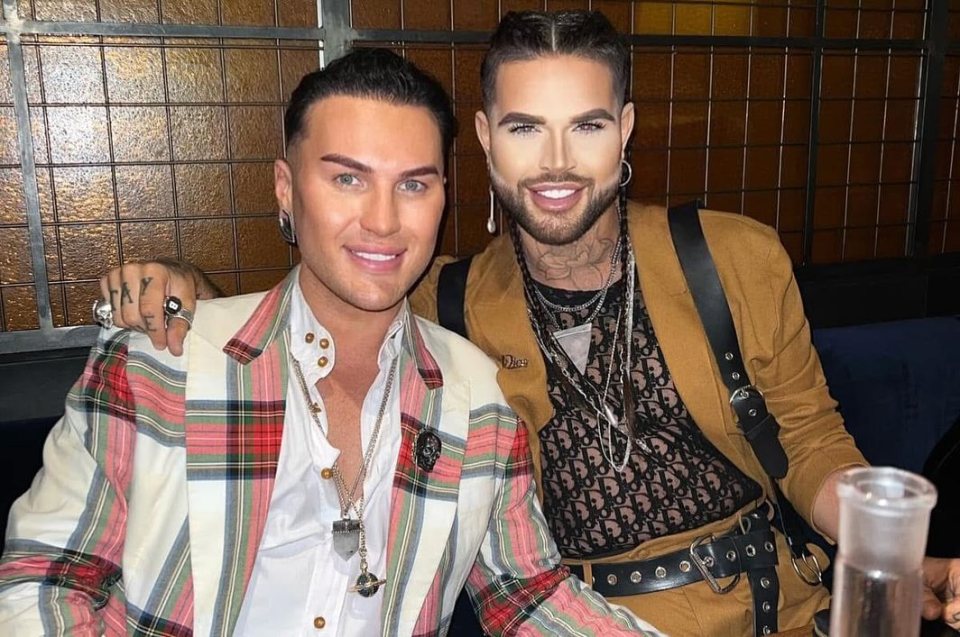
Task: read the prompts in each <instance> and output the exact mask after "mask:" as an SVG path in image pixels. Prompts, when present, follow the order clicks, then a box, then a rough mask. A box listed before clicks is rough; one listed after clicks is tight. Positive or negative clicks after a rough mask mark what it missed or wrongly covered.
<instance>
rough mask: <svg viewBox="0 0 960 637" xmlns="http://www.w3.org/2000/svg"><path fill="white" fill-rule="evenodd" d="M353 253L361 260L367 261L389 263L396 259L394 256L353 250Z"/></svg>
mask: <svg viewBox="0 0 960 637" xmlns="http://www.w3.org/2000/svg"><path fill="white" fill-rule="evenodd" d="M353 253H354V254H355V255H357V256H358V257H360V258H361V259H368V260H370V261H391V260H393V259H396V258H397V255H395V254H381V253H379V252H359V251H357V250H354V251H353Z"/></svg>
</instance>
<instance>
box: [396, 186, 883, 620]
mask: <svg viewBox="0 0 960 637" xmlns="http://www.w3.org/2000/svg"><path fill="white" fill-rule="evenodd" d="M629 215H630V217H629V228H630V239H631V242H632V245H633V249H634V253H635V255H636V260H637V271H638V273H639V282H640V287H641V290H642V293H643V296H644V300H645V302H646V305H647V308H648V310H649V313H650V318H651V320H652V322H653V326H654V330H655V332H656V334H657V338H658V340H659V343H660V347H661V348H662V350H663V354H664V357H665V359H666V362H667V366H668V368H669V369H670V373H671V375H672V376H673V379H674V382H675V383H676V386H677V389H678V391H679V392H680V396H681V397H682V398H683V401H684V402H685V403H686V405H687V408H688V410H689V412H690V414H691V415H692V416H693V418H694V420H695V421H696V423H697V424H698V425H699V426H700V428H701V429H702V430H703V432H704V433H705V434H706V436H707V437H708V438H709V439H710V441H711V442H712V443H713V444H714V445H716V447H717V449H719V450H720V451H721V452H722V453H723V454H724V455H725V456H726V457H727V458H729V459H730V460H731V461H732V462H733V463H735V464H736V465H737V466H738V467H739V468H740V469H742V470H743V471H744V472H745V473H746V474H747V475H749V476H750V477H752V478H753V479H754V480H756V481H757V482H759V483H760V484H761V485H763V487H764V489H765V491H766V492H767V494H768V495H769V494H770V491H771V484H770V480H769V479H768V478H767V476H766V474H765V473H764V471H763V469H762V467H761V466H760V464H759V462H758V461H757V459H756V457H755V455H754V454H753V451H752V450H751V448H750V446H749V444H748V443H747V441H746V439H745V437H744V436H743V434H742V433H741V432H740V430H739V429H738V428H737V425H736V423H735V422H734V419H733V413H732V411H731V409H730V407H729V404H728V392H727V389H726V387H724V385H723V383H722V381H721V379H720V378H719V374H718V371H717V366H716V363H715V361H714V359H713V354H712V352H711V350H710V346H709V343H708V341H707V338H706V334H705V333H704V330H703V327H702V325H701V323H700V320H699V317H698V316H697V312H696V308H695V307H694V304H693V299H692V297H691V296H690V293H689V291H688V290H687V286H686V282H685V280H684V277H683V272H682V270H681V269H680V263H679V261H678V259H677V256H676V253H675V251H674V248H673V242H672V240H671V238H670V232H669V228H668V225H667V216H666V210H665V209H663V208H661V207H653V206H640V205H638V204H633V203H631V204H630V207H629ZM701 219H702V224H703V229H704V235H705V236H706V239H707V242H708V245H709V246H710V251H711V253H712V256H713V258H714V261H715V262H716V265H717V270H718V271H719V274H720V279H721V282H722V284H723V287H724V290H725V292H726V295H727V299H728V302H729V304H730V310H731V312H732V314H733V319H734V323H735V325H736V329H737V334H738V336H739V340H740V346H741V348H742V352H741V353H742V355H743V359H744V362H745V364H746V367H747V371H748V373H749V375H750V378H751V380H752V381H753V382H754V383H755V384H756V385H757V386H758V387H760V389H761V390H762V391H763V392H764V394H765V396H766V400H767V405H768V407H769V409H770V411H771V412H772V413H773V414H774V415H775V416H776V418H777V420H778V422H779V423H780V426H781V431H780V440H781V442H782V444H783V446H784V449H785V450H786V453H787V457H788V459H789V462H790V468H789V471H788V473H787V476H786V477H785V478H784V479H783V480H782V481H781V483H780V486H781V488H782V489H783V491H784V493H785V494H786V496H787V497H788V498H789V499H790V500H791V502H793V504H794V505H795V506H796V508H797V510H798V511H799V512H800V513H801V515H803V516H804V517H805V518H806V519H807V520H808V521H811V522H812V510H813V503H814V498H815V496H816V494H817V492H818V490H819V489H820V486H821V484H822V483H823V481H824V480H825V479H826V477H827V476H828V475H829V474H830V473H831V472H832V471H834V470H836V469H838V468H841V467H844V466H849V465H855V464H866V461H865V460H864V458H863V456H862V454H861V453H860V451H859V450H858V449H857V448H856V446H855V445H854V442H853V439H852V437H851V436H850V435H849V434H848V433H847V431H846V430H845V429H844V427H843V420H842V418H841V416H840V414H839V413H838V412H837V411H836V402H835V401H834V400H833V399H832V398H831V397H830V394H829V392H828V390H827V386H826V382H825V380H824V376H823V371H822V369H821V367H820V360H819V358H818V356H817V353H816V351H815V350H814V348H813V346H812V344H811V341H810V327H809V325H808V323H807V320H806V317H805V316H804V313H803V306H802V302H801V299H800V294H799V291H798V289H797V283H796V280H795V279H794V277H793V269H792V265H791V262H790V258H789V257H788V255H787V254H786V252H785V250H784V249H783V246H782V245H781V243H780V241H779V238H778V236H777V234H776V231H774V230H773V229H772V228H770V227H768V226H765V225H763V224H761V223H758V222H756V221H754V220H752V219H749V218H747V217H744V216H741V215H732V214H727V213H721V212H714V211H702V214H701ZM448 261H449V259H445V258H441V259H438V263H437V264H435V265H434V268H433V270H431V272H430V273H429V274H428V275H427V277H425V279H424V280H423V282H421V284H420V286H419V287H418V288H417V290H416V291H415V293H414V295H413V296H412V298H411V301H412V303H413V307H414V310H415V311H416V312H418V313H421V314H422V315H424V316H426V317H428V318H430V319H432V320H436V313H437V311H436V282H437V277H438V274H439V268H440V265H442V264H443V263H446V262H448ZM465 305H466V323H467V331H468V334H469V336H470V339H471V340H472V341H473V342H474V343H476V344H477V345H478V346H479V347H480V348H481V349H482V350H484V351H485V352H487V354H488V355H490V356H491V357H493V358H494V359H495V360H496V361H497V362H498V363H499V365H500V370H499V372H498V377H497V378H498V381H499V383H500V387H501V389H502V390H503V392H504V394H505V396H506V398H507V402H508V403H509V404H510V405H511V407H513V409H514V410H515V411H516V412H517V413H518V414H519V415H520V417H521V418H522V419H523V420H524V421H525V422H526V424H527V426H528V428H529V429H530V436H529V438H528V439H529V442H530V445H531V447H532V452H533V459H534V463H535V465H536V476H537V481H538V483H539V478H540V460H541V458H540V450H539V438H538V436H537V432H538V431H539V430H540V428H542V427H543V426H544V425H545V424H546V423H547V422H548V421H549V419H550V418H551V416H552V414H553V407H552V405H551V403H550V399H549V397H548V395H547V387H546V370H545V368H544V362H543V357H542V356H541V354H540V351H539V349H538V346H537V343H536V340H535V338H534V335H533V332H532V330H531V328H530V324H529V320H528V318H527V311H526V303H525V301H524V296H523V282H522V279H521V274H520V270H519V268H518V266H517V263H516V257H515V254H514V250H513V246H512V244H511V242H510V240H509V237H507V236H502V237H499V238H498V239H496V240H495V241H493V242H492V243H491V244H490V246H489V247H488V248H487V249H486V250H485V251H484V252H482V253H481V254H479V255H477V256H476V257H475V258H474V262H473V264H472V266H471V268H470V274H469V277H468V280H467V292H466V303H465ZM724 525H726V526H729V522H728V521H725V522H724V523H722V524H714V525H710V527H709V528H705V529H701V530H697V531H696V532H695V533H694V534H690V533H684V534H678V535H677V536H670V537H665V538H657V539H655V540H651V541H649V542H645V543H644V544H643V545H641V547H640V548H638V549H637V550H636V551H632V552H630V553H629V555H623V556H617V557H616V558H611V559H612V560H616V561H619V560H621V559H628V558H629V559H635V558H643V557H648V556H650V555H656V554H658V553H662V552H664V551H667V550H674V549H676V548H678V547H680V546H683V545H684V544H685V543H689V541H690V540H691V539H692V538H693V537H695V536H696V535H699V534H702V533H704V532H706V531H712V530H722V529H723V528H724ZM781 561H783V560H781ZM785 570H786V571H787V572H789V571H791V570H792V569H790V567H789V565H787V566H786V569H785ZM783 572H784V570H783V569H781V573H783ZM788 574H789V573H788ZM791 577H792V575H791ZM701 584H702V583H701ZM695 586H696V585H694V586H688V587H685V589H694V588H695ZM804 586H805V585H803V584H799V588H797V589H796V591H794V592H796V594H797V596H799V597H798V599H800V598H802V599H806V600H807V601H808V602H810V603H807V604H803V606H804V608H803V609H802V613H801V615H806V614H807V613H808V612H809V611H810V608H812V607H814V606H822V605H823V603H824V600H825V592H823V591H822V589H821V590H820V591H819V592H818V593H817V594H816V595H815V596H814V597H815V598H816V599H812V600H811V599H809V598H810V593H809V592H804V591H803V587H804ZM740 589H743V590H740ZM782 589H783V590H782V596H783V594H786V595H787V596H788V597H789V596H790V595H791V594H792V591H791V586H790V583H789V582H782ZM707 590H709V589H707ZM815 590H817V589H810V591H811V592H812V591H815ZM738 591H739V592H740V593H743V594H745V595H746V599H747V600H748V599H749V587H747V586H746V584H745V583H743V584H742V585H741V586H740V587H738ZM735 592H736V591H735ZM667 593H670V591H667ZM684 594H685V595H686V596H687V597H689V591H687V592H686V593H684ZM710 595H711V594H710V593H707V594H706V597H707V598H709V597H710ZM657 596H658V597H659V596H660V594H657ZM644 597H645V598H646V599H649V598H651V596H650V595H647V596H644ZM617 601H618V602H619V603H626V604H627V605H629V606H631V607H633V608H635V609H636V610H637V611H638V612H639V613H641V616H644V617H646V618H647V619H650V620H651V621H653V623H654V624H655V625H658V626H659V627H660V628H661V629H663V630H665V631H667V632H668V633H671V634H683V632H684V631H683V630H678V629H676V628H674V627H673V626H672V625H671V623H672V622H669V617H667V618H666V619H665V620H660V619H658V618H659V616H660V612H645V611H651V608H650V607H649V606H647V607H646V609H645V608H644V606H646V605H644V606H639V607H638V606H635V605H634V604H630V603H628V602H626V601H625V600H622V599H621V600H617ZM685 603H686V602H685ZM658 604H659V602H658ZM788 604H789V600H788ZM668 607H669V605H662V606H661V608H668ZM674 610H676V611H677V612H683V609H682V608H677V609H674ZM672 612H673V611H671V613H672ZM698 612H699V611H698ZM807 617H808V619H809V615H807ZM664 621H667V623H663V622H664ZM658 622H660V623H658ZM784 625H785V624H784V623H783V622H781V627H783V626H784ZM704 630H706V627H705V626H703V625H702V621H701V626H700V627H699V628H698V630H697V631H698V632H700V633H701V634H737V631H736V630H734V631H733V632H727V629H726V628H724V629H722V630H721V632H720V633H710V632H703V631H704ZM697 631H692V632H691V634H694V632H697Z"/></svg>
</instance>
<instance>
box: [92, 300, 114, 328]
mask: <svg viewBox="0 0 960 637" xmlns="http://www.w3.org/2000/svg"><path fill="white" fill-rule="evenodd" d="M93 322H94V323H96V324H97V325H99V326H100V327H102V328H104V329H106V330H109V329H110V328H111V327H113V306H111V305H110V302H109V301H107V300H104V299H97V300H96V301H94V302H93Z"/></svg>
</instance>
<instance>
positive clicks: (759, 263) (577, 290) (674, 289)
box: [103, 12, 960, 636]
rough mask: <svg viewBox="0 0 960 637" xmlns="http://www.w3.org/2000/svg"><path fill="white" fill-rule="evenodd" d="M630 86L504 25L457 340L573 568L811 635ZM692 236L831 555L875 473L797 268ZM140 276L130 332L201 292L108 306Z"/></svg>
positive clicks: (167, 285) (602, 580)
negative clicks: (652, 194)
mask: <svg viewBox="0 0 960 637" xmlns="http://www.w3.org/2000/svg"><path fill="white" fill-rule="evenodd" d="M628 69H629V53H628V51H627V49H626V48H625V46H624V45H623V43H622V41H621V39H620V38H619V36H618V35H617V34H616V32H615V31H614V29H613V28H612V26H611V25H610V23H609V22H608V21H607V20H606V19H605V18H604V17H603V16H602V15H600V14H599V13H589V12H559V13H540V12H525V13H520V14H516V13H510V14H507V15H506V16H505V17H504V18H503V20H502V21H501V24H500V27H499V28H498V30H497V32H496V33H495V34H494V36H493V39H492V42H491V48H490V50H489V51H488V53H487V55H486V58H485V60H484V63H483V67H482V71H481V81H482V84H483V110H482V111H480V112H478V113H477V114H476V120H475V125H476V131H477V135H478V137H479V139H480V142H481V145H482V146H483V149H484V152H485V153H486V156H487V162H488V169H489V176H490V181H491V184H492V188H491V195H492V196H493V195H494V194H495V198H496V201H497V202H498V203H499V204H500V206H501V208H502V209H503V211H504V212H505V214H506V217H507V218H508V220H509V228H508V230H509V232H508V233H507V234H504V235H503V236H501V237H499V238H497V239H495V240H494V241H493V242H492V243H491V244H490V246H489V247H488V248H487V249H486V250H484V251H483V252H482V253H481V254H480V255H478V256H476V257H475V258H474V259H473V262H472V265H470V267H469V272H468V274H467V275H466V284H465V304H464V307H465V312H464V323H465V328H466V329H465V331H466V333H467V334H468V335H469V337H470V339H471V340H473V342H474V343H476V344H477V345H478V346H479V347H480V348H481V349H483V350H484V351H485V352H487V354H489V355H490V356H491V357H493V358H494V359H495V360H497V361H498V363H500V371H499V375H498V379H499V382H500V385H501V387H502V389H503V391H504V394H505V395H506V397H507V400H508V402H509V403H510V405H511V406H512V407H513V408H514V409H515V410H516V411H517V413H518V414H519V415H520V416H521V417H522V419H523V420H524V422H525V423H526V425H527V427H528V429H529V434H530V435H529V441H530V445H531V450H532V452H533V458H534V463H535V465H536V478H537V482H538V485H539V486H540V496H541V498H542V499H543V505H544V512H545V514H546V516H547V518H548V521H549V524H550V529H551V532H552V533H553V535H554V539H555V540H556V542H557V544H558V546H559V548H560V551H561V554H562V555H563V556H564V558H565V560H566V562H567V564H568V565H570V566H571V568H572V569H573V570H574V572H576V573H578V574H579V575H580V576H581V577H583V578H584V580H585V581H586V582H588V583H590V584H591V585H592V586H593V587H594V588H595V589H596V590H597V591H598V592H601V593H603V594H604V595H606V596H608V597H609V598H611V599H612V600H613V601H615V602H616V603H619V604H622V605H625V606H627V607H629V608H631V609H632V610H634V611H635V612H637V613H638V614H639V615H640V616H642V617H644V618H645V619H648V620H649V621H651V622H652V623H654V624H655V625H657V626H659V627H660V628H661V629H662V630H664V631H665V632H667V633H668V634H671V635H678V636H683V635H711V636H712V635H762V634H766V633H768V632H775V631H777V630H784V629H787V628H793V627H799V626H805V625H809V624H810V623H811V621H812V617H813V614H814V612H816V611H817V610H818V609H821V608H824V607H825V606H826V605H827V604H828V602H829V595H828V592H827V591H826V589H824V588H823V587H822V586H821V585H819V583H818V582H817V581H816V579H815V577H814V575H815V573H813V572H812V571H809V570H805V569H804V566H805V565H804V564H801V565H800V569H799V572H798V571H797V570H796V569H795V568H794V567H793V566H792V565H791V561H792V559H791V558H792V555H791V552H790V549H789V548H788V546H787V544H786V542H785V539H784V535H783V534H782V533H781V532H780V530H778V529H776V528H775V525H772V524H771V518H772V517H773V515H772V513H771V507H770V505H769V504H768V503H769V502H770V501H771V500H772V499H773V498H775V494H776V491H775V488H774V481H773V480H772V479H771V478H770V477H769V476H768V474H767V473H766V472H765V471H764V469H763V467H762V466H761V463H760V461H759V460H758V458H757V455H756V454H755V453H754V451H753V449H752V448H751V446H750V444H749V443H748V441H747V439H746V437H745V436H744V434H743V432H742V431H741V430H740V429H739V428H738V425H737V424H736V422H735V420H734V415H733V413H732V411H731V409H730V405H729V403H728V397H729V392H728V390H727V389H726V387H725V386H724V383H723V382H722V379H721V378H720V377H719V373H718V368H717V365H716V363H715V362H714V358H713V353H712V350H711V348H710V345H709V342H708V341H707V338H706V336H705V333H704V329H703V327H702V325H701V323H700V319H699V317H698V314H697V311H696V308H695V305H694V302H693V300H692V297H691V295H690V292H689V290H688V288H687V284H686V281H685V279H684V276H683V272H682V270H681V268H680V264H679V261H678V257H677V254H676V252H675V251H674V248H673V245H672V242H671V236H670V232H669V229H668V222H667V214H666V211H665V210H664V209H662V208H657V207H645V206H641V205H638V204H635V203H627V201H626V198H625V186H626V184H627V182H628V181H629V178H630V176H631V175H630V168H629V165H628V164H627V163H626V161H625V159H624V158H625V152H626V148H627V141H628V139H629V137H630V134H631V132H632V130H633V125H634V109H633V105H632V104H631V103H629V102H628V101H627V100H626V98H625V96H626V85H627V78H628V77H629V73H628ZM700 219H701V222H702V225H703V232H704V235H705V237H706V241H707V243H708V245H709V248H710V252H711V253H712V256H713V260H714V261H715V263H716V268H717V270H718V272H719V277H720V280H721V282H722V285H723V288H724V291H725V293H726V296H727V299H728V303H729V305H730V309H731V313H732V317H733V322H734V325H735V327H736V331H737V335H738V337H739V341H740V348H741V353H742V357H743V361H744V366H745V369H746V372H747V374H748V376H749V380H750V381H751V382H752V383H753V385H755V386H756V387H758V388H759V389H760V390H761V391H762V392H763V394H764V395H765V397H766V406H767V407H768V408H769V410H770V413H771V414H772V415H773V416H775V418H776V420H777V422H778V423H779V426H780V428H781V429H780V432H779V437H778V439H779V442H780V444H781V445H782V447H783V450H784V452H785V454H786V458H787V460H788V462H789V470H788V471H787V473H786V475H785V477H783V478H782V479H781V480H778V486H779V488H780V489H782V492H783V494H784V495H785V497H786V498H787V499H789V500H790V501H791V502H792V503H793V505H794V506H795V507H796V509H797V510H798V511H799V513H800V514H801V515H802V516H803V517H804V518H805V519H806V520H807V521H808V522H810V523H811V524H812V525H813V526H814V527H815V528H817V529H818V530H819V531H820V532H821V533H823V534H824V535H825V536H827V537H828V538H835V537H836V535H837V512H838V511H837V500H836V495H835V485H836V481H837V478H838V475H839V472H840V470H842V469H844V468H846V467H850V466H855V465H861V464H864V463H865V460H864V458H863V456H862V455H861V454H860V452H859V451H858V450H857V448H856V446H855V445H854V442H853V440H852V439H851V437H850V436H849V434H848V433H847V432H846V430H845V429H844V427H843V423H842V419H841V417H840V415H839V414H838V413H837V411H836V409H835V407H836V403H835V402H834V401H833V400H832V399H831V398H830V395H829V392H828V390H827V387H826V384H825V381H824V377H823V373H822V370H821V368H820V363H819V360H818V358H817V355H816V352H815V351H814V349H813V347H812V345H811V342H810V330H809V326H808V324H807V321H806V319H805V317H804V314H803V308H802V305H801V300H800V296H799V293H798V290H797V285H796V282H795V280H794V277H793V273H792V268H791V263H790V260H789V258H788V257H787V255H786V253H785V251H784V250H783V248H782V246H781V245H780V242H779V240H778V238H777V234H776V232H775V231H774V230H772V229H771V228H768V227H766V226H763V225H762V224H759V223H757V222H754V221H752V220H750V219H747V218H745V217H742V216H738V215H729V214H724V213H719V212H711V211H702V212H701V215H700ZM493 220H494V214H493V208H491V219H490V222H492V221H493ZM449 261H450V259H445V258H441V259H438V260H437V263H436V264H435V266H434V268H433V269H432V270H431V271H430V273H429V274H428V276H427V277H426V279H425V280H424V281H423V282H422V283H421V284H420V286H419V288H418V289H417V290H416V292H415V293H414V295H413V296H412V298H411V302H412V304H413V307H414V309H415V311H417V312H419V313H420V314H422V315H423V316H426V317H427V318H431V319H434V320H436V319H437V318H438V310H437V295H438V291H437V287H438V282H439V279H440V271H441V268H442V267H443V266H444V265H445V264H447V263H449ZM147 278H150V279H152V281H153V282H154V283H153V286H154V287H153V288H152V289H151V288H150V287H148V288H147V291H146V294H144V295H141V297H140V298H139V299H133V300H132V303H130V304H129V307H127V306H126V305H125V306H123V308H122V311H121V314H122V319H121V320H124V321H126V324H128V325H131V326H134V327H137V326H142V323H141V322H139V321H140V319H139V315H138V312H144V313H156V312H157V308H158V306H159V302H160V299H161V298H162V296H163V295H164V294H165V293H166V294H177V295H179V296H182V297H183V298H185V299H188V298H192V297H193V296H194V294H195V286H199V289H200V291H201V295H205V294H208V293H209V292H207V291H205V289H204V288H205V284H204V282H203V279H202V276H201V275H200V273H197V272H195V271H191V270H190V269H189V268H187V269H186V270H183V271H177V270H168V269H166V268H164V267H163V266H160V265H158V264H130V265H127V266H125V267H124V268H123V269H117V270H114V271H113V272H111V273H110V274H109V275H108V276H107V277H105V278H104V280H103V293H104V295H105V296H107V295H109V294H110V291H111V290H117V289H120V286H121V285H123V284H124V283H125V284H126V285H127V286H128V287H129V288H130V289H139V288H140V282H141V281H142V280H145V279H147ZM108 298H109V297H108ZM181 323H183V322H182V321H174V322H172V325H173V327H172V328H171V329H170V330H168V332H167V333H164V332H163V331H162V330H161V331H158V332H157V333H155V334H154V335H153V340H154V343H155V345H157V346H159V347H163V346H169V347H170V348H171V350H172V351H174V352H176V351H177V350H178V349H179V347H180V342H181V341H182V338H183V334H184V332H185V329H184V328H185V326H184V325H180V324H181ZM806 566H809V563H806ZM928 566H929V567H930V568H929V571H928V578H929V579H928V583H929V584H930V585H931V588H932V589H936V590H937V592H939V593H940V594H942V596H945V597H946V598H947V599H948V600H949V599H952V597H953V595H954V594H956V591H957V590H958V589H960V568H958V567H957V565H956V564H955V563H947V562H933V561H931V562H929V563H928ZM801 574H802V575H803V576H801ZM805 580H810V581H809V582H808V581H805ZM951 581H952V584H950V582H951ZM927 602H928V605H927V606H926V607H925V612H926V613H927V614H928V615H929V616H937V615H940V614H941V613H942V614H943V616H944V617H945V618H947V619H950V620H952V619H953V618H954V617H955V615H954V613H955V612H957V611H960V602H954V603H952V604H948V605H946V606H944V607H941V605H940V603H939V602H938V601H936V599H935V598H934V597H933V596H932V594H931V595H930V596H929V598H928V600H927ZM953 625H960V624H958V623H954V624H953Z"/></svg>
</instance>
